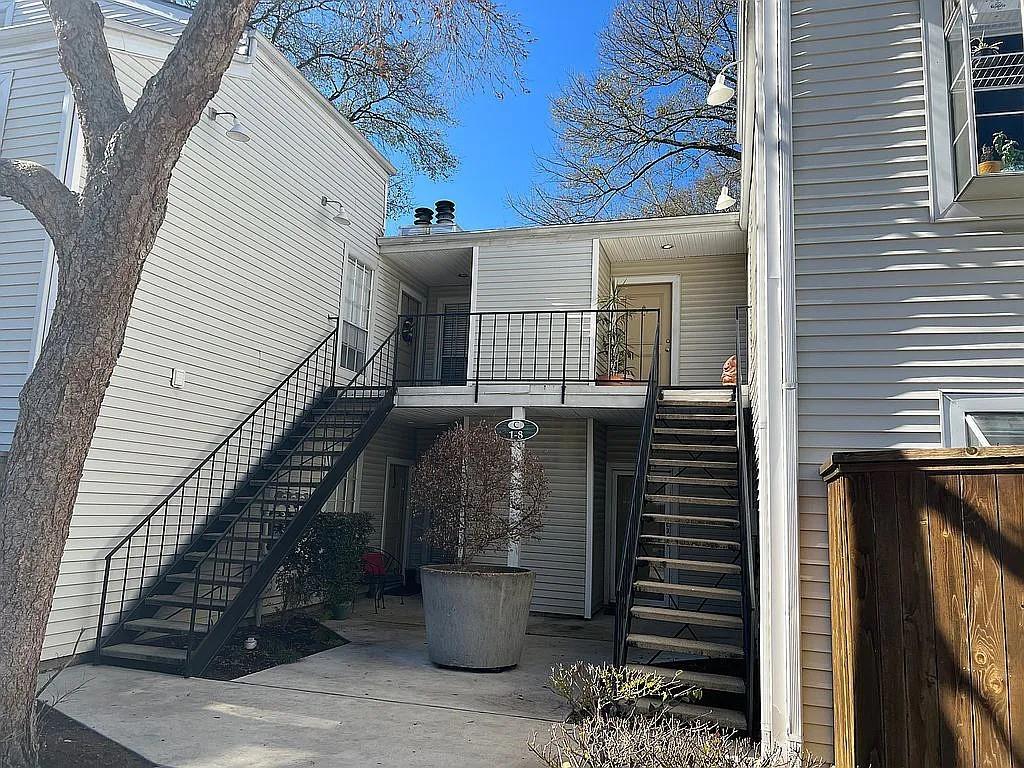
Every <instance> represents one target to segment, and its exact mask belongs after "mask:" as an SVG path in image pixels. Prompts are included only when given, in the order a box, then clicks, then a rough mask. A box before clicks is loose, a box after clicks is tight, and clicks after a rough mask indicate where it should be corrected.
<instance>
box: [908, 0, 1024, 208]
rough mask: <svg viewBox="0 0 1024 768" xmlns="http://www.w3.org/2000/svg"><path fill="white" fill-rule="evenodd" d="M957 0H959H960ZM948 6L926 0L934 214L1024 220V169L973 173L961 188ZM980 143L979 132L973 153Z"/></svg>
mask: <svg viewBox="0 0 1024 768" xmlns="http://www.w3.org/2000/svg"><path fill="white" fill-rule="evenodd" d="M955 2H957V4H959V2H960V0H955ZM1017 2H1019V3H1020V5H1021V16H1022V21H1024V0H1017ZM943 5H944V2H943V0H921V21H922V30H923V43H924V52H923V53H924V75H925V108H926V121H927V136H928V168H929V183H930V186H931V200H932V218H933V220H942V219H978V218H983V219H993V218H1014V219H1020V220H1024V204H1022V203H1024V174H1015V175H1006V176H1003V177H1000V176H999V175H993V176H991V177H988V176H985V177H982V176H978V175H976V174H972V178H971V180H970V181H968V182H967V183H966V184H965V185H963V189H962V190H961V189H959V188H958V184H957V178H956V158H955V157H954V148H953V136H954V134H953V117H952V114H951V108H950V103H949V102H950V89H951V83H950V78H949V72H948V56H947V52H946V24H945V18H944V14H943ZM965 45H966V43H965ZM965 56H966V59H965V66H970V52H969V51H966V52H965ZM969 109H970V120H971V124H972V126H973V125H974V107H973V104H970V105H969ZM973 130H974V131H976V130H977V129H976V128H973ZM976 143H977V138H976V137H975V138H973V139H972V140H971V148H972V149H971V151H972V152H974V145H975V144H976ZM976 157H977V156H976V155H975V158H976Z"/></svg>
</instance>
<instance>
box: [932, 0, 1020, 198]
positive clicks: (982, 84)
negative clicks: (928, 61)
mask: <svg viewBox="0 0 1024 768" xmlns="http://www.w3.org/2000/svg"><path fill="white" fill-rule="evenodd" d="M934 1H935V2H938V0H934ZM941 1H942V12H943V17H942V21H943V34H944V43H945V58H946V73H945V74H946V82H947V85H948V93H949V97H948V104H947V106H948V120H947V121H946V122H948V125H949V140H950V141H951V143H952V152H951V154H950V160H951V163H952V169H951V171H952V172H951V174H950V176H951V178H952V181H953V186H954V189H953V191H954V197H955V199H956V200H963V201H976V200H1006V199H1014V198H1018V199H1019V198H1021V197H1024V35H1022V25H1024V0H941ZM938 122H940V123H941V122H943V121H941V120H940V121H938Z"/></svg>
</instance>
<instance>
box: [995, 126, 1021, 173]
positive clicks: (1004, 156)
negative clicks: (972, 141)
mask: <svg viewBox="0 0 1024 768" xmlns="http://www.w3.org/2000/svg"><path fill="white" fill-rule="evenodd" d="M992 146H993V147H995V151H996V152H998V153H999V157H1000V159H1001V160H1002V161H1003V167H1002V170H1003V171H1009V172H1010V173H1020V172H1022V171H1024V149H1022V148H1021V146H1020V144H1018V143H1017V141H1016V140H1015V139H1011V138H1010V137H1009V136H1007V135H1006V134H1005V133H1004V132H1003V131H999V132H998V133H996V134H995V135H994V136H993V137H992Z"/></svg>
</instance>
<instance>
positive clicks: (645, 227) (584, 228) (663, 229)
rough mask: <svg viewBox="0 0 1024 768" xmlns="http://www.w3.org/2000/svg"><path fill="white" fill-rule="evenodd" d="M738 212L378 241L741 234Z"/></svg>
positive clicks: (410, 243)
mask: <svg viewBox="0 0 1024 768" xmlns="http://www.w3.org/2000/svg"><path fill="white" fill-rule="evenodd" d="M742 231H743V230H742V228H741V227H740V217H739V214H738V213H712V214H703V215H699V216H666V217H663V218H643V219H616V220H614V221H592V222H585V223H582V224H545V225H540V226H529V227H506V228H503V229H476V230H465V231H462V232H439V233H437V234H431V235H392V236H390V237H380V238H377V245H378V246H379V247H380V249H381V251H382V252H385V251H406V250H410V249H415V250H440V249H445V248H459V247H464V248H468V247H470V246H473V245H479V244H481V243H490V242H495V241H500V240H533V239H543V238H547V237H558V236H565V235H570V236H574V237H577V238H580V239H587V238H598V239H599V238H602V237H605V238H611V237H629V236H631V235H658V234H663V235H668V234H679V233H691V232H742Z"/></svg>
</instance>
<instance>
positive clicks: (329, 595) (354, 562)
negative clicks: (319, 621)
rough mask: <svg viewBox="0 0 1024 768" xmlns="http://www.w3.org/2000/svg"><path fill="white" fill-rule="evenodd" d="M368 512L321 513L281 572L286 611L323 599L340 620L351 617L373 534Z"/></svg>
mask: <svg viewBox="0 0 1024 768" xmlns="http://www.w3.org/2000/svg"><path fill="white" fill-rule="evenodd" d="M371 528H372V526H371V523H370V517H369V515H367V514H366V513H364V512H352V513H349V514H341V513H338V512H328V511H323V512H320V513H319V514H318V515H317V516H316V517H315V518H313V522H312V523H311V524H310V526H309V528H308V529H307V530H306V532H305V533H304V534H303V535H302V538H300V539H299V542H298V544H296V546H295V548H294V549H293V550H292V551H291V552H290V553H289V554H288V556H287V557H285V559H284V562H283V563H282V564H281V567H280V568H279V569H278V571H277V574H275V582H276V583H277V587H278V589H279V590H280V591H281V593H282V595H283V597H284V601H285V610H286V611H287V610H290V609H292V608H298V607H300V606H304V605H311V604H312V603H314V602H316V601H321V602H323V604H324V607H325V608H326V609H327V612H328V613H329V614H330V615H331V616H333V617H334V618H335V619H344V618H347V617H348V615H349V613H350V612H351V610H352V602H353V600H354V599H355V595H356V592H357V591H358V590H359V585H360V581H361V579H362V555H363V551H364V550H365V549H366V543H367V541H368V539H369V536H370V530H371Z"/></svg>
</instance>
